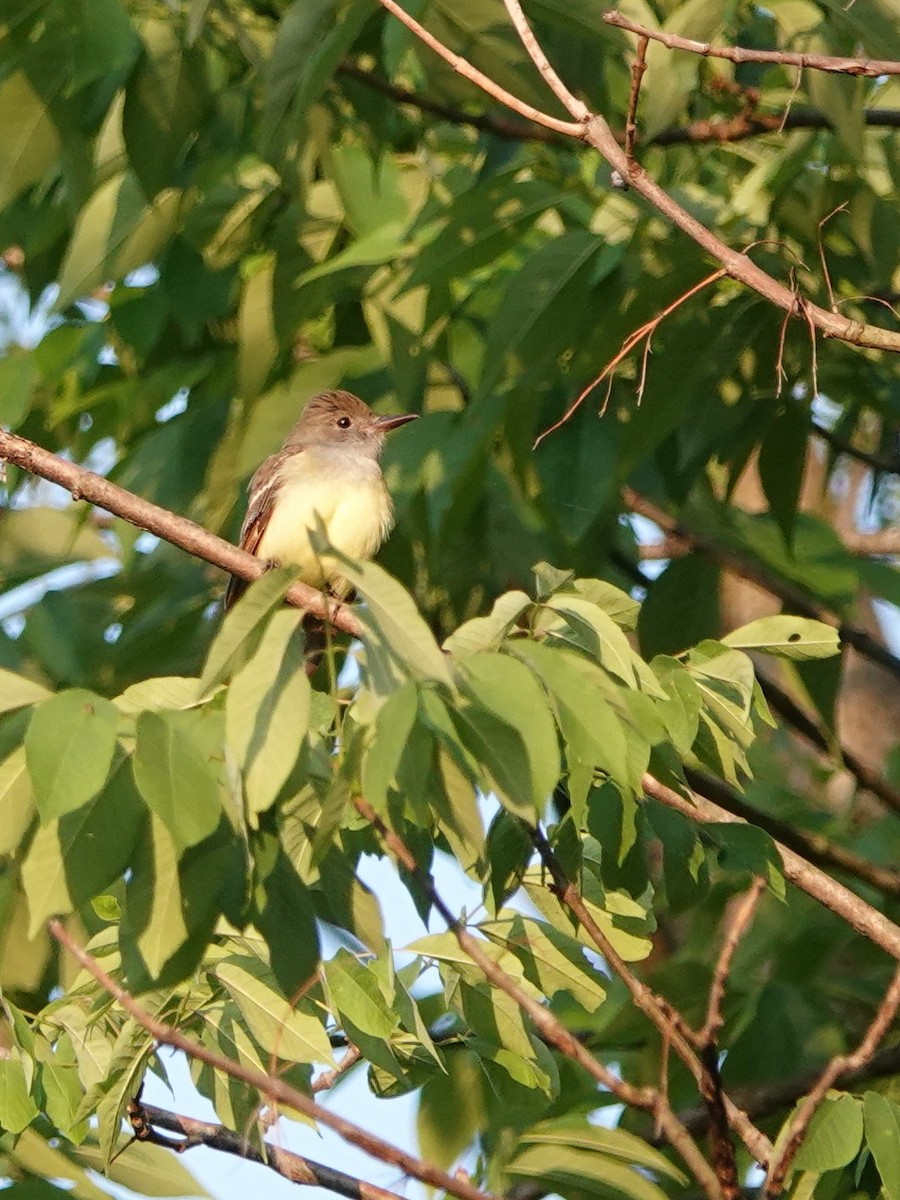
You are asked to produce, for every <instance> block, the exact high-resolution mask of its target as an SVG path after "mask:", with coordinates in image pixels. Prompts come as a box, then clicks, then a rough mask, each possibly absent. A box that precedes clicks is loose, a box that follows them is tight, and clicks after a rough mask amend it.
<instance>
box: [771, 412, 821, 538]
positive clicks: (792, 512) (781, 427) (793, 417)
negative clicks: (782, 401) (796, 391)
mask: <svg viewBox="0 0 900 1200" xmlns="http://www.w3.org/2000/svg"><path fill="white" fill-rule="evenodd" d="M809 423H810V416H809V410H808V408H807V406H806V405H805V404H799V403H790V404H788V405H786V406H785V407H784V408H782V409H781V411H780V412H779V413H778V415H777V416H776V418H775V420H774V421H773V422H772V424H771V425H770V426H769V428H768V430H767V431H766V436H765V438H764V439H763V443H762V445H761V446H760V449H759V480H760V483H761V484H762V487H763V491H764V492H765V496H766V499H767V500H768V502H769V512H770V513H771V514H772V516H773V517H774V518H775V520H776V521H777V523H778V528H779V529H780V530H781V535H782V537H783V538H784V542H785V545H786V546H790V545H791V542H792V541H793V537H794V525H795V522H796V520H797V511H798V508H799V505H800V490H801V487H802V485H803V473H804V468H805V466H806V456H807V454H808V453H809Z"/></svg>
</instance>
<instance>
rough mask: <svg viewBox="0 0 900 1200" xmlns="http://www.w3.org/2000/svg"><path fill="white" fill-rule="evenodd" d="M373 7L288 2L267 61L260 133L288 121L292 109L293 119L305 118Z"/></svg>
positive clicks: (269, 133)
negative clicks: (289, 4) (261, 129)
mask: <svg viewBox="0 0 900 1200" xmlns="http://www.w3.org/2000/svg"><path fill="white" fill-rule="evenodd" d="M374 7H375V5H374V3H373V0H354V2H352V3H350V4H349V5H343V6H341V8H340V9H338V6H337V4H336V3H335V0H296V2H295V3H294V4H292V5H291V7H290V8H289V9H288V10H287V12H286V13H285V14H284V16H283V17H282V19H281V22H280V24H279V26H278V33H277V35H276V38H275V45H274V47H273V48H272V54H271V57H270V59H269V61H268V63H267V65H266V71H265V77H264V93H263V104H264V108H263V133H264V137H265V138H267V139H269V138H272V137H274V136H275V135H276V134H277V133H278V132H279V131H280V130H281V129H283V128H284V127H285V124H288V125H289V124H291V120H290V118H291V114H293V120H295V121H296V119H297V118H298V117H299V118H300V119H301V120H302V119H304V118H305V117H306V114H307V113H308V112H309V110H310V109H311V108H312V106H313V105H314V104H315V102H316V100H317V99H318V98H319V96H320V94H321V92H322V90H323V89H324V88H325V86H326V85H327V83H328V80H329V79H330V78H331V76H332V74H333V73H334V71H335V70H336V69H337V66H338V64H339V63H340V61H341V59H342V58H343V57H344V55H345V54H346V52H347V50H348V49H349V47H350V45H351V43H352V42H353V41H354V40H355V39H356V37H357V35H358V33H359V32H360V30H361V29H362V27H363V25H364V24H365V22H366V21H367V20H368V19H369V17H370V15H371V14H372V12H373V11H374Z"/></svg>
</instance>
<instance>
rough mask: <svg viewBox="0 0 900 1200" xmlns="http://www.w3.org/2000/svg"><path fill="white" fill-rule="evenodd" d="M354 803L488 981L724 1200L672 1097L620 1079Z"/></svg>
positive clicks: (364, 804)
mask: <svg viewBox="0 0 900 1200" xmlns="http://www.w3.org/2000/svg"><path fill="white" fill-rule="evenodd" d="M353 805H354V807H355V808H356V811H357V812H358V813H359V814H360V815H361V816H362V817H364V818H365V820H366V821H368V822H369V824H370V825H371V826H372V828H373V829H374V830H375V832H376V833H377V834H378V836H379V837H380V838H381V840H382V842H383V843H384V845H385V846H386V847H387V849H388V850H389V851H390V852H391V854H393V856H394V857H395V859H396V860H397V861H398V862H399V863H400V865H401V866H402V867H403V868H404V870H406V871H407V872H409V874H410V875H412V876H413V877H414V878H415V880H416V882H417V883H418V884H419V886H420V887H421V888H422V889H423V891H424V892H425V894H426V895H427V896H428V898H429V900H430V901H431V903H432V905H433V906H434V908H435V909H436V910H437V911H438V912H439V913H440V915H441V917H442V918H443V920H444V922H445V923H446V925H447V928H448V929H449V930H450V932H451V933H452V934H453V936H454V937H455V938H456V940H457V943H458V944H459V947H460V949H461V950H462V951H463V953H464V954H466V955H467V956H468V957H469V958H470V959H471V960H472V962H473V963H475V965H476V966H477V967H478V968H479V970H480V971H481V972H482V974H483V975H484V976H485V978H486V979H487V980H488V982H489V983H492V984H493V985H494V986H495V987H497V988H499V989H500V990H501V991H503V992H505V993H506V995H508V996H509V997H510V998H511V999H512V1000H514V1001H515V1003H516V1004H517V1005H518V1006H519V1008H520V1009H521V1010H522V1012H524V1013H525V1014H526V1015H527V1016H528V1017H530V1018H531V1020H532V1022H533V1023H534V1026H535V1028H536V1030H537V1031H538V1033H539V1035H540V1036H541V1038H542V1039H543V1040H544V1041H545V1042H546V1043H547V1044H548V1045H550V1046H553V1047H555V1049H557V1050H558V1051H559V1052H560V1053H561V1054H564V1055H565V1056H566V1057H567V1058H569V1059H571V1060H572V1061H573V1062H575V1063H578V1065H579V1066H581V1067H582V1068H583V1069H584V1070H585V1071H586V1072H587V1073H588V1074H589V1075H590V1076H591V1078H592V1079H594V1080H596V1082H597V1083H599V1084H600V1085H601V1086H602V1087H604V1088H606V1090H607V1091H608V1092H610V1093H612V1095H614V1096H615V1097H616V1098H617V1099H618V1100H620V1101H621V1102H622V1103H623V1104H626V1105H628V1106H629V1107H630V1108H636V1109H638V1110H641V1111H644V1112H648V1113H651V1114H652V1115H653V1116H654V1117H655V1118H656V1121H657V1124H658V1127H659V1128H660V1129H661V1130H662V1131H663V1132H664V1133H665V1135H666V1137H667V1139H668V1141H669V1143H670V1144H671V1145H672V1146H673V1147H674V1148H675V1149H676V1150H677V1151H678V1153H679V1154H680V1155H681V1157H682V1159H683V1160H684V1162H685V1163H686V1164H687V1166H688V1167H689V1168H690V1170H691V1171H692V1173H693V1175H694V1178H695V1179H696V1180H697V1183H698V1184H699V1185H700V1186H701V1187H702V1189H703V1191H704V1193H705V1195H706V1196H707V1197H708V1200H722V1193H721V1189H720V1187H719V1183H718V1180H717V1179H716V1176H715V1173H714V1171H713V1170H712V1168H711V1167H710V1165H709V1163H708V1162H707V1161H706V1159H705V1158H704V1157H703V1155H702V1154H701V1153H700V1150H699V1148H698V1146H697V1144H696V1143H695V1142H694V1140H693V1138H691V1137H690V1135H689V1134H687V1132H686V1130H685V1129H684V1127H683V1126H682V1125H681V1123H680V1121H679V1120H678V1118H677V1117H676V1116H675V1113H674V1112H673V1110H672V1108H671V1106H670V1105H669V1102H668V1099H667V1098H666V1097H665V1096H663V1095H662V1094H661V1093H660V1092H658V1091H657V1090H656V1089H655V1088H651V1087H642V1088H638V1087H635V1086H634V1085H633V1084H630V1083H628V1082H626V1081H625V1080H623V1079H621V1078H619V1076H618V1075H616V1074H615V1073H614V1072H613V1071H611V1070H610V1069H609V1067H607V1066H606V1065H605V1064H604V1063H602V1062H600V1061H599V1059H596V1058H594V1056H593V1055H592V1054H591V1053H590V1052H589V1051H588V1050H587V1049H586V1048H585V1047H584V1046H583V1045H582V1044H581V1042H580V1041H579V1040H578V1038H577V1037H576V1036H575V1035H574V1034H573V1033H572V1032H571V1031H570V1030H569V1029H567V1028H566V1027H565V1025H563V1024H562V1023H561V1022H560V1021H559V1019H558V1018H557V1017H556V1016H555V1015H554V1014H553V1013H552V1012H551V1011H550V1009H549V1008H545V1007H544V1005H542V1004H540V1003H539V1002H538V1001H537V1000H535V999H534V998H533V997H532V996H530V995H529V994H528V993H527V992H525V991H523V990H522V988H520V987H519V985H518V984H517V983H516V981H515V980H514V979H513V978H512V977H511V976H510V975H508V974H507V973H506V971H504V970H503V968H502V967H501V966H500V965H499V964H498V963H496V962H494V960H493V959H492V958H490V956H489V955H488V954H486V953H485V951H484V949H483V943H482V942H479V941H478V940H477V939H476V938H475V937H473V936H472V934H471V933H469V931H468V930H467V929H466V927H465V925H464V924H463V923H462V921H460V920H459V918H458V917H456V916H454V914H453V913H452V912H451V910H450V908H449V907H448V905H447V904H446V903H445V901H444V900H443V899H442V898H441V896H440V894H439V892H438V891H437V889H436V888H435V885H434V881H433V879H432V878H431V876H430V875H429V874H428V872H427V871H425V870H423V868H421V867H420V866H419V864H418V862H417V861H416V858H415V855H414V854H413V853H412V851H411V850H410V849H409V847H408V846H407V845H406V843H405V842H404V841H403V839H402V838H401V837H399V836H398V834H396V833H395V832H394V831H393V830H392V829H390V828H389V827H388V826H387V825H386V824H385V823H384V821H383V820H382V819H381V817H379V816H378V814H377V813H376V812H375V810H374V809H373V808H372V806H371V805H370V804H369V803H368V801H367V800H364V799H363V798H362V797H361V796H355V797H354V799H353Z"/></svg>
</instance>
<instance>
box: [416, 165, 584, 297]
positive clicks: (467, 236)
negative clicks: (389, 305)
mask: <svg viewBox="0 0 900 1200" xmlns="http://www.w3.org/2000/svg"><path fill="white" fill-rule="evenodd" d="M565 198H566V194H565V192H560V191H558V190H557V189H555V188H553V187H550V186H548V185H547V183H546V182H545V181H544V180H542V179H522V180H518V179H514V178H510V177H509V175H503V176H501V177H500V178H499V179H498V178H489V179H487V180H486V181H485V182H484V183H481V184H477V185H476V186H475V187H473V188H470V189H468V190H466V191H464V192H463V193H462V194H461V195H459V196H456V197H455V198H454V200H453V202H452V203H451V204H450V205H449V207H448V208H447V209H445V210H444V211H442V213H441V216H442V217H445V218H447V222H446V224H445V225H444V228H443V229H442V230H441V231H440V232H439V233H438V234H437V236H436V237H435V236H423V237H422V238H421V246H420V248H419V251H418V253H417V254H416V257H415V259H414V260H413V264H412V271H411V274H410V277H409V279H408V280H407V282H406V287H407V288H414V287H418V286H419V285H420V284H422V283H429V284H443V283H446V282H447V281H448V280H450V279H456V278H458V277H459V276H461V275H465V274H468V273H469V272H470V271H473V270H476V269H477V268H479V267H481V266H487V265H491V264H493V263H496V262H497V260H498V258H499V257H500V255H501V254H502V253H503V252H504V251H506V250H509V249H511V248H512V247H513V246H514V245H515V244H516V240H517V238H519V237H521V235H522V233H523V231H524V229H525V227H527V226H528V225H530V224H532V223H533V222H534V221H535V220H536V219H537V217H538V216H539V215H540V214H541V213H542V212H546V211H547V209H549V208H553V207H555V206H556V205H558V204H560V203H561V202H562V201H564V200H565ZM428 232H429V233H430V230H429V231H428Z"/></svg>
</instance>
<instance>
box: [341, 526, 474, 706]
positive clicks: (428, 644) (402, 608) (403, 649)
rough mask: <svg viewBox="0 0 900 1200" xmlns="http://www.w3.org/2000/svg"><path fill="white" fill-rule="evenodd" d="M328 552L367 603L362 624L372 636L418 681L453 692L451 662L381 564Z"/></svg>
mask: <svg viewBox="0 0 900 1200" xmlns="http://www.w3.org/2000/svg"><path fill="white" fill-rule="evenodd" d="M326 548H327V552H328V553H329V554H332V555H334V557H335V558H336V559H337V560H338V561H339V562H340V564H341V574H342V575H343V576H345V577H346V578H347V579H348V580H349V581H350V583H352V584H353V586H354V587H355V588H356V590H357V591H358V592H359V593H360V595H361V596H362V597H363V599H364V600H365V602H366V607H365V608H364V609H362V611H361V612H360V613H359V620H360V624H361V625H363V626H364V627H365V628H366V629H368V631H369V635H370V636H372V637H374V638H375V639H376V640H377V641H379V642H383V643H384V645H385V646H386V648H387V649H388V650H389V652H390V654H391V655H393V656H394V657H395V658H396V660H397V661H399V662H400V663H402V664H403V665H404V666H405V667H407V668H408V669H409V671H410V672H411V674H412V675H413V676H415V677H416V678H417V679H432V680H434V681H435V682H437V683H443V684H444V685H445V686H446V687H448V688H450V689H451V690H452V688H453V680H452V678H451V676H450V669H449V667H448V665H447V661H446V659H445V657H444V655H443V654H442V653H441V651H440V648H439V646H438V644H437V642H436V641H435V640H434V635H433V634H432V632H431V630H430V629H429V628H428V626H427V625H426V624H425V621H424V619H423V617H422V615H421V614H420V613H419V610H418V609H417V608H416V605H415V602H414V601H413V599H412V597H411V596H410V594H409V592H407V591H406V589H405V588H404V587H403V586H402V585H401V584H399V583H398V582H397V580H396V579H394V578H392V577H391V576H390V575H388V573H387V571H385V570H384V569H383V568H382V567H379V566H377V564H375V563H372V562H366V563H355V562H353V560H352V559H349V558H347V557H346V555H343V554H340V553H339V552H337V551H336V550H335V549H334V547H333V546H327V547H326Z"/></svg>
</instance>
